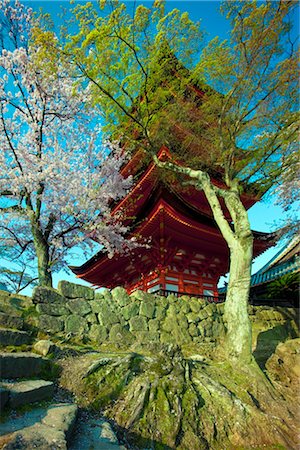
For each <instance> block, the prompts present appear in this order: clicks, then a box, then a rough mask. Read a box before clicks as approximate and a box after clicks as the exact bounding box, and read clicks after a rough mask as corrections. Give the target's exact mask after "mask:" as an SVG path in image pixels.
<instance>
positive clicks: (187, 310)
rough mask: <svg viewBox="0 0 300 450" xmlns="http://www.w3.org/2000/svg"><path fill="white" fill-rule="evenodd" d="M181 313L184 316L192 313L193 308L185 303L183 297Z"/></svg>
mask: <svg viewBox="0 0 300 450" xmlns="http://www.w3.org/2000/svg"><path fill="white" fill-rule="evenodd" d="M180 311H181V312H182V313H183V314H187V313H189V312H190V311H191V307H190V305H189V303H188V302H187V301H183V300H182V297H180Z"/></svg>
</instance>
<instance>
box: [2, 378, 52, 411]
mask: <svg viewBox="0 0 300 450" xmlns="http://www.w3.org/2000/svg"><path fill="white" fill-rule="evenodd" d="M2 386H3V387H5V388H6V389H8V390H9V401H8V406H9V407H11V408H16V407H17V406H22V405H26V404H27V403H34V402H40V401H42V400H46V399H47V398H51V397H52V396H53V393H54V384H53V383H52V382H51V381H45V380H28V381H19V382H14V383H2Z"/></svg>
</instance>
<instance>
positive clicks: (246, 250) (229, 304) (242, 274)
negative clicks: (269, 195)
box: [224, 236, 253, 364]
mask: <svg viewBox="0 0 300 450" xmlns="http://www.w3.org/2000/svg"><path fill="white" fill-rule="evenodd" d="M252 248H253V238H252V236H249V237H247V238H240V239H236V241H235V242H234V244H233V245H231V246H230V274H229V283H228V287H227V295H226V302H225V314H224V319H225V322H226V326H227V334H226V352H227V354H228V357H229V358H230V359H235V360H238V361H239V363H241V364H248V363H250V362H251V361H252V328H251V322H250V319H249V315H248V299H249V291H250V280H251V262H252Z"/></svg>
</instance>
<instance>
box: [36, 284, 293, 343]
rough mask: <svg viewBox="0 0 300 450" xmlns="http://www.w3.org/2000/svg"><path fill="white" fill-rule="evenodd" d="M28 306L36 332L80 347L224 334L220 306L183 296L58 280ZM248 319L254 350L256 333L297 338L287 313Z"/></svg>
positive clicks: (263, 310)
mask: <svg viewBox="0 0 300 450" xmlns="http://www.w3.org/2000/svg"><path fill="white" fill-rule="evenodd" d="M32 301H33V303H34V304H35V305H36V310H37V312H38V316H39V319H38V328H39V329H40V330H41V331H43V332H45V333H47V334H50V335H54V334H58V335H60V334H61V335H62V336H63V337H64V338H67V339H75V340H80V341H83V342H85V343H87V342H91V343H94V344H97V345H102V344H109V343H114V344H117V345H118V346H120V347H124V348H128V347H130V346H131V345H132V344H136V343H141V344H143V343H144V344H149V343H152V342H153V343H162V344H169V343H170V344H171V343H172V344H177V345H180V346H181V345H185V344H189V343H192V342H194V343H204V342H211V341H220V340H222V338H223V337H224V335H225V325H224V322H223V310H224V304H214V303H208V302H206V301H205V300H201V299H198V298H193V297H192V298H191V297H188V296H182V297H180V298H176V297H175V296H174V295H169V296H168V297H167V298H165V297H161V296H156V295H153V294H148V293H145V292H142V291H136V292H134V293H133V294H131V295H128V294H127V292H126V291H125V289H123V288H121V287H117V288H115V289H113V290H112V291H109V290H107V289H104V290H102V291H101V292H100V293H96V292H95V291H94V290H93V289H91V288H89V287H85V286H80V285H77V284H73V283H69V282H67V281H61V282H60V283H59V285H58V289H57V290H54V289H49V288H44V287H37V288H35V290H34V292H33V297H32ZM249 314H250V318H251V320H252V322H253V348H254V349H255V348H256V342H257V337H258V335H259V336H260V339H261V336H264V335H262V334H261V333H262V332H263V333H264V332H266V334H265V336H266V337H267V338H269V337H270V338H271V339H272V340H274V342H276V340H277V338H280V339H281V340H282V341H284V340H285V339H288V338H290V337H295V335H296V333H297V331H296V329H295V328H296V326H295V322H296V318H295V312H293V310H288V309H286V308H271V307H267V306H261V307H252V306H249ZM270 330H273V331H272V332H271V331H270ZM274 333H275V335H274ZM277 335H278V336H277Z"/></svg>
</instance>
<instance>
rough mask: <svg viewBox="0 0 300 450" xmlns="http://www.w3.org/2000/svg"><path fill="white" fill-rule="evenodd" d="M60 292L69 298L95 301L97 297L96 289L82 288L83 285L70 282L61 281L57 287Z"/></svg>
mask: <svg viewBox="0 0 300 450" xmlns="http://www.w3.org/2000/svg"><path fill="white" fill-rule="evenodd" d="M57 289H58V291H59V292H60V293H61V294H62V295H63V296H64V297H67V298H84V299H86V300H93V299H94V297H95V291H94V289H92V288H90V287H87V286H82V285H81V284H75V283H70V282H69V281H65V280H63V281H60V282H59V283H58V286H57Z"/></svg>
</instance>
